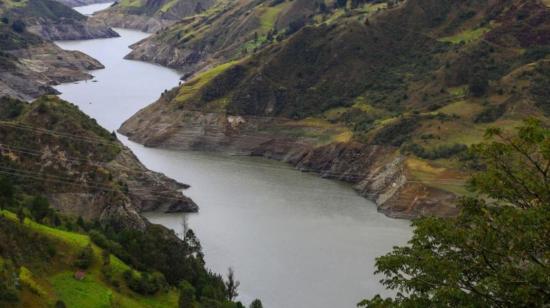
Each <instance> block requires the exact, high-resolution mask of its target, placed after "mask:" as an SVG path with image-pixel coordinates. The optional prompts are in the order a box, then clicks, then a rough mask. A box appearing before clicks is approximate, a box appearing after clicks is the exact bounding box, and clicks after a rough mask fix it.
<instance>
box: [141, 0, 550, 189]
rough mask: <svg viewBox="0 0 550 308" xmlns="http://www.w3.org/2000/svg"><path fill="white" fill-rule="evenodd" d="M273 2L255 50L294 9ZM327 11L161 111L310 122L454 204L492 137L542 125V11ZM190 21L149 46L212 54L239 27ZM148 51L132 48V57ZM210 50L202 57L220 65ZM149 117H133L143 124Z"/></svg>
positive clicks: (430, 5) (510, 4) (502, 7)
mask: <svg viewBox="0 0 550 308" xmlns="http://www.w3.org/2000/svg"><path fill="white" fill-rule="evenodd" d="M276 3H277V4H276V5H275V6H274V7H270V8H269V9H263V8H262V5H257V6H255V7H254V9H253V10H252V11H251V12H256V11H261V12H264V13H265V14H266V15H260V16H264V17H265V19H264V22H260V21H261V18H258V19H257V21H258V22H257V25H258V26H257V27H258V28H257V29H258V30H254V31H255V32H253V33H257V34H258V38H253V40H254V42H258V41H261V40H262V39H261V37H262V36H261V35H262V32H261V31H260V30H259V29H266V28H267V27H265V26H262V25H266V24H267V25H271V24H273V23H272V21H273V20H280V19H281V18H282V16H283V15H278V17H277V18H274V17H273V15H275V13H274V11H275V9H276V8H278V7H279V6H280V7H282V8H281V10H280V12H285V10H286V9H285V7H286V6H289V7H290V5H291V4H289V3H287V2H285V1H277V2H276ZM297 3H298V1H293V2H292V5H296V4H297ZM326 5H327V6H328V7H329V9H326V10H321V8H319V9H318V11H316V13H314V14H312V15H311V16H310V17H311V19H310V21H308V24H309V25H307V26H305V27H303V28H301V29H300V30H299V31H297V32H296V33H295V34H292V35H289V34H285V35H284V36H282V37H281V39H280V40H279V39H274V40H273V41H271V42H270V43H268V44H265V45H262V46H264V47H263V48H261V49H259V50H257V51H256V52H255V53H252V54H250V53H248V54H246V55H241V56H237V57H236V59H235V58H233V60H232V61H231V62H227V63H226V64H222V65H219V66H215V67H214V68H212V69H211V70H207V71H206V72H204V73H202V74H198V75H197V76H195V77H194V78H191V79H190V80H188V82H186V83H185V84H184V85H182V86H181V87H180V88H179V89H176V90H173V91H171V92H169V93H168V94H167V95H165V97H164V98H163V101H169V103H168V104H166V103H163V105H162V107H159V106H157V107H158V108H164V109H166V110H170V112H175V113H176V114H177V112H178V110H181V111H182V112H184V111H185V110H200V111H203V112H219V113H223V114H228V115H241V116H249V117H282V118H287V119H293V120H295V121H296V123H303V122H304V121H306V122H307V123H310V124H309V125H308V126H307V127H308V128H309V129H312V130H314V131H317V132H327V131H328V132H331V130H327V129H326V128H327V125H333V126H336V127H341V128H343V129H338V130H332V135H331V136H324V134H322V133H318V134H317V136H322V138H323V140H325V141H326V140H332V141H331V142H333V143H338V142H339V141H344V142H359V143H362V144H367V145H381V146H386V147H392V148H394V149H395V151H396V152H397V153H400V154H402V155H404V157H405V158H406V160H407V163H406V170H407V172H408V174H409V176H410V180H411V181H418V182H420V183H422V184H424V185H427V186H430V187H435V188H438V189H443V190H445V191H449V192H452V193H464V192H465V190H464V185H463V184H464V178H466V175H467V174H468V173H471V172H473V170H474V169H475V162H474V161H472V158H471V157H469V155H468V152H467V149H468V147H469V146H470V145H472V144H475V143H478V142H480V141H482V140H483V137H484V132H485V130H486V129H487V128H489V127H495V126H496V127H500V128H503V129H505V130H507V129H511V128H513V127H515V126H516V125H518V124H519V123H520V122H521V120H522V119H525V118H527V117H537V118H540V119H542V120H543V121H544V122H547V119H548V118H547V117H548V107H547V106H546V105H547V102H548V94H549V93H548V90H547V89H548V88H550V79H549V78H548V73H547V72H548V71H549V68H550V9H549V8H548V6H547V5H546V4H544V3H542V2H541V1H539V0H506V1H498V2H491V1H450V0H449V1H440V0H410V1H406V2H398V3H397V4H395V2H394V1H391V2H388V3H384V1H382V2H378V3H376V4H374V3H369V2H367V3H359V4H357V5H355V6H354V5H353V2H348V3H347V4H346V7H334V6H331V4H330V3H326ZM321 11H322V12H323V13H321ZM249 16H255V13H251V14H249ZM196 20H198V21H192V22H189V23H188V24H185V25H184V24H182V25H180V26H179V27H180V28H178V27H177V26H174V27H172V28H170V29H169V30H167V31H164V32H161V33H160V34H158V35H156V36H154V37H153V38H151V40H154V42H155V43H156V44H157V45H158V44H162V43H166V42H170V43H168V45H170V44H174V43H173V39H174V35H176V34H177V33H179V34H180V35H179V36H178V35H176V36H175V37H179V39H180V41H179V43H177V44H180V46H185V47H187V48H190V47H191V46H193V45H192V44H194V43H193V42H201V39H207V40H209V42H213V43H212V44H213V45H214V46H215V44H216V42H217V40H212V36H210V35H209V34H210V33H214V32H216V31H218V32H220V33H224V31H225V32H226V33H227V31H234V29H235V28H236V27H224V26H221V25H218V24H216V21H215V20H214V21H213V22H212V23H211V25H212V26H211V27H206V26H205V27H204V30H201V29H202V28H201V27H200V24H201V23H200V19H199V18H197V19H196ZM205 24H207V23H205ZM197 25H199V26H197ZM275 25H277V22H275ZM227 28H229V29H227ZM277 30H278V31H277V33H281V29H280V28H279V29H277ZM178 31H179V32H178ZM186 31H187V33H186ZM285 33H288V28H287V30H286V32H285ZM290 33H292V31H290ZM225 37H226V36H222V35H220V36H219V40H221V39H222V38H225ZM240 37H246V36H243V35H241V36H240ZM214 38H216V37H214ZM229 41H230V42H231V43H233V44H235V45H236V46H250V45H249V43H247V42H246V41H244V42H243V41H242V40H237V39H232V40H231V39H230V40H229ZM146 44H147V43H146V42H145V43H142V44H138V46H137V48H136V50H135V51H134V52H135V53H138V52H139V51H140V48H145V47H144V45H146ZM190 44H191V45H190ZM204 45H206V44H204ZM207 46H211V45H207ZM237 49H238V48H235V47H233V48H229V49H222V50H223V51H224V52H226V51H227V50H237ZM210 51H211V49H209V47H204V49H202V50H201V52H206V54H207V55H214V56H215V55H216V53H215V51H214V52H210ZM180 55H181V54H180ZM227 58H232V57H229V56H228V57H227ZM181 59H184V57H180V60H181ZM184 62H185V61H184ZM184 62H182V63H184ZM215 62H216V61H214V63H215ZM157 107H155V108H157ZM150 110H153V109H150ZM147 112H148V111H147V110H144V111H142V112H141V114H140V115H139V117H141V118H146V117H147V116H146V113H147ZM174 121H181V118H179V117H176V116H175V117H174ZM174 123H176V122H174ZM311 123H315V124H311ZM319 123H328V124H326V125H319ZM296 127H302V128H303V127H304V126H303V125H296ZM346 129H347V132H346ZM277 130H278V132H280V131H281V130H280V129H279V128H277ZM287 131H288V137H289V138H295V137H296V136H301V137H304V135H303V133H302V132H301V131H300V130H293V129H292V128H289V129H287ZM343 133H346V134H344V135H342V134H343ZM308 134H311V133H310V131H309V132H308ZM162 138H167V137H166V136H162Z"/></svg>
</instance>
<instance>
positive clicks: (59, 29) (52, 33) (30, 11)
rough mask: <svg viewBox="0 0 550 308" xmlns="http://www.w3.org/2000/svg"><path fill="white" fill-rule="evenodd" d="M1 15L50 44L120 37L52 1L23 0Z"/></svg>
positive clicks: (102, 25)
mask: <svg viewBox="0 0 550 308" xmlns="http://www.w3.org/2000/svg"><path fill="white" fill-rule="evenodd" d="M0 13H2V16H3V17H6V18H7V20H8V22H10V21H16V20H18V21H22V22H23V23H24V24H25V28H26V29H27V31H29V32H31V33H34V34H36V35H38V36H40V37H42V38H43V39H46V40H50V41H53V40H80V39H94V38H108V37H116V36H118V34H117V33H116V32H115V31H114V30H113V29H111V28H109V27H108V26H107V25H106V24H105V23H103V22H100V21H98V20H91V19H89V18H88V17H86V16H84V15H82V14H80V13H78V12H77V11H75V10H73V9H72V8H70V7H68V6H65V5H64V4H61V3H60V2H57V1H53V0H25V1H23V0H22V1H20V4H19V5H7V6H6V7H0Z"/></svg>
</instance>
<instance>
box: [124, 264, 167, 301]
mask: <svg viewBox="0 0 550 308" xmlns="http://www.w3.org/2000/svg"><path fill="white" fill-rule="evenodd" d="M124 280H126V284H128V287H129V288H130V289H131V290H132V291H134V292H136V293H139V294H144V295H151V294H155V293H157V292H158V291H160V290H163V289H164V288H166V287H167V285H168V284H167V282H166V279H164V276H163V275H162V274H161V273H159V272H155V273H153V274H149V273H141V274H139V273H137V272H134V271H130V270H128V271H126V272H124Z"/></svg>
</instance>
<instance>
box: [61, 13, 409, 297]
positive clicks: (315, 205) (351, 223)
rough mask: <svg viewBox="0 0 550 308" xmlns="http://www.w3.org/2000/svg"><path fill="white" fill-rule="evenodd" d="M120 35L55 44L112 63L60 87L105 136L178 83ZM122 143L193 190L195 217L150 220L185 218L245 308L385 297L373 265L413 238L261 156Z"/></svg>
mask: <svg viewBox="0 0 550 308" xmlns="http://www.w3.org/2000/svg"><path fill="white" fill-rule="evenodd" d="M79 10H80V11H82V12H90V9H89V8H87V7H84V8H79ZM116 30H117V31H118V32H119V33H120V34H121V37H120V38H113V39H99V40H89V41H76V42H58V45H59V46H61V47H62V48H65V49H72V50H80V51H82V52H85V53H87V54H89V55H91V56H92V57H94V58H96V59H98V60H99V61H101V62H102V63H103V64H104V65H105V66H106V68H105V69H104V70H98V71H93V72H92V74H93V75H94V76H95V79H94V80H93V81H87V82H78V83H71V84H63V85H60V86H58V87H57V89H58V90H59V91H61V92H62V93H63V94H62V95H61V97H62V98H64V99H66V100H68V101H71V102H73V103H75V104H77V105H78V106H79V107H80V108H81V110H83V111H84V112H86V113H87V114H89V115H90V116H92V117H94V118H95V119H97V120H98V122H99V123H100V124H101V125H103V126H104V127H105V128H107V129H109V130H115V129H117V128H118V127H119V126H120V124H121V123H122V122H123V121H124V120H126V119H127V118H128V117H130V116H131V115H132V114H133V113H135V112H136V111H137V110H139V109H140V108H143V107H144V106H146V105H148V104H149V103H151V102H153V101H154V100H156V99H157V98H158V97H159V95H160V93H161V92H162V91H163V90H164V89H168V88H171V87H174V86H176V85H177V84H178V82H179V74H178V72H177V71H174V70H170V69H167V68H163V67H160V66H157V65H153V64H148V63H143V62H137V61H128V60H124V59H123V56H124V55H125V54H127V53H128V51H129V49H128V47H127V46H129V45H131V44H132V43H134V42H136V41H138V40H140V39H142V38H144V37H146V36H147V34H144V33H141V32H136V31H129V30H122V29H116ZM121 139H123V141H124V143H125V144H126V145H128V146H129V147H130V148H131V149H132V150H133V151H134V153H135V154H136V155H137V157H138V158H139V159H140V160H141V161H142V162H143V163H144V164H145V165H146V166H147V167H149V168H150V169H152V170H155V171H159V172H162V173H164V174H166V175H168V176H170V177H172V178H175V179H177V180H178V181H181V182H184V183H187V184H190V185H191V188H190V189H188V190H187V191H185V193H186V194H187V195H188V196H190V197H192V198H193V199H194V200H195V202H197V204H199V206H200V212H199V213H197V214H187V215H184V214H163V213H147V214H146V216H147V217H148V219H149V220H150V221H151V222H153V223H159V224H162V225H165V226H167V227H169V228H172V229H174V230H175V231H176V232H178V233H180V232H181V231H182V228H183V224H184V221H186V223H187V224H188V225H189V227H191V228H192V229H193V230H194V231H195V232H196V233H197V234H198V237H199V238H200V240H201V242H202V245H203V249H204V252H205V254H206V262H207V266H208V267H209V268H211V269H212V270H213V271H215V272H218V273H226V272H227V268H228V267H229V266H231V267H233V268H234V269H235V272H236V275H237V278H238V279H239V280H240V281H241V286H240V289H239V291H240V292H239V293H240V296H239V299H240V300H242V301H243V302H244V303H246V304H248V303H250V301H251V300H252V299H254V298H256V297H258V298H261V299H262V302H263V303H264V306H265V307H268V308H293V307H298V308H302V307H316V308H325V307H326V308H338V307H355V305H356V303H357V302H359V301H360V300H361V299H362V298H365V297H370V296H372V295H374V294H377V293H382V294H388V293H386V292H385V291H384V288H383V287H382V286H381V285H380V284H379V282H378V281H379V279H380V278H381V277H379V276H374V274H373V271H374V262H375V260H374V259H375V257H377V256H380V255H382V254H384V253H386V252H388V251H389V250H391V248H392V246H394V245H400V244H404V243H405V242H406V241H407V240H408V238H409V237H410V235H411V229H410V227H409V222H408V221H404V220H394V219H389V218H387V217H385V216H384V215H382V214H380V213H378V212H377V211H376V207H375V205H374V204H373V203H372V202H370V201H368V200H366V199H364V198H362V197H360V196H358V195H357V194H356V193H355V192H354V191H353V189H352V188H351V187H350V186H349V185H346V184H343V183H338V182H334V181H330V180H325V179H322V178H320V177H318V176H316V175H313V174H306V173H301V172H299V171H296V170H294V169H293V168H291V167H289V166H287V165H285V164H282V163H279V162H274V161H268V160H265V159H259V158H251V157H231V156H225V155H221V154H212V153H203V152H175V151H168V150H161V149H151V148H145V147H143V146H141V145H138V144H135V143H132V142H129V141H127V140H126V139H125V138H123V137H122V136H121Z"/></svg>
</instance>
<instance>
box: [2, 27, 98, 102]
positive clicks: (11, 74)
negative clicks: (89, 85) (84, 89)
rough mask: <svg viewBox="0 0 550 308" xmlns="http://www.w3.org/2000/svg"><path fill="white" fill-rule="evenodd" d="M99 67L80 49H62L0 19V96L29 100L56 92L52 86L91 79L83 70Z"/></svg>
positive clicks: (96, 62)
mask: <svg viewBox="0 0 550 308" xmlns="http://www.w3.org/2000/svg"><path fill="white" fill-rule="evenodd" d="M16 24H17V23H16ZM14 29H16V30H17V31H16V30H14ZM100 68H103V65H102V64H101V63H99V62H98V61H97V60H95V59H93V58H91V57H89V56H87V55H85V54H83V53H81V52H78V51H66V50H63V49H61V48H59V47H57V45H55V44H53V43H51V42H47V41H44V40H43V39H41V38H40V37H38V36H36V35H34V34H32V33H29V32H28V31H25V30H21V29H19V28H17V27H14V24H13V23H10V22H9V21H7V22H6V23H4V22H0V97H1V96H11V97H16V98H20V99H24V100H29V99H32V98H35V97H38V96H40V95H43V94H48V93H55V92H56V91H55V90H54V89H53V88H52V87H51V85H55V84H59V83H62V82H70V81H76V80H84V79H90V78H92V76H91V75H90V74H88V73H87V72H86V71H87V70H93V69H100Z"/></svg>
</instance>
